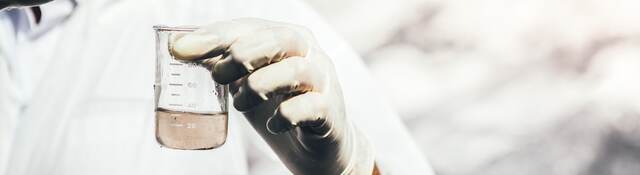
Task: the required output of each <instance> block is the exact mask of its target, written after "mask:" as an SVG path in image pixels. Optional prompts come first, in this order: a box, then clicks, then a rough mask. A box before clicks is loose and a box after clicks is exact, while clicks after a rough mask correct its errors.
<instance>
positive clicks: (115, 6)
mask: <svg viewBox="0 0 640 175" xmlns="http://www.w3.org/2000/svg"><path fill="white" fill-rule="evenodd" d="M42 13H43V19H42V21H41V22H40V23H39V24H35V23H33V22H31V23H29V21H28V19H29V17H28V16H29V13H26V11H25V10H16V9H14V10H11V11H4V12H0V24H2V26H0V112H1V113H0V121H1V122H0V173H1V172H5V174H8V175H20V174H64V175H72V174H287V173H289V172H288V171H287V169H286V168H285V167H284V166H283V165H282V163H281V162H280V161H279V160H278V159H277V157H276V156H275V155H274V154H273V151H271V150H270V149H269V147H268V146H267V145H266V144H265V143H264V141H263V140H261V139H260V138H259V137H258V136H257V134H256V133H255V131H254V130H253V129H252V128H251V126H249V125H248V124H247V123H246V121H245V120H244V119H243V117H241V116H242V115H241V114H239V113H238V112H237V111H235V110H234V109H231V114H230V117H229V118H230V123H229V135H228V139H227V142H226V144H225V145H223V146H222V147H220V148H218V149H214V150H209V151H179V150H171V149H166V148H160V146H159V145H158V144H157V143H156V142H155V139H154V133H153V127H154V126H153V123H154V122H153V120H154V109H153V88H152V85H153V77H154V67H155V55H154V54H155V51H154V46H155V44H154V33H153V30H152V28H151V27H152V26H153V25H154V24H166V25H184V24H192V25H202V24H208V23H211V22H214V21H220V20H228V19H232V18H238V17H257V18H264V19H269V20H275V21H282V22H288V23H294V24H300V25H303V26H305V27H307V28H309V29H310V30H312V32H313V33H314V35H315V36H316V38H317V40H318V42H319V45H320V47H322V48H323V49H324V50H325V52H326V53H327V54H328V55H329V57H330V58H332V59H333V62H334V64H335V67H336V70H337V74H338V77H339V80H340V83H341V85H342V91H343V94H344V98H345V103H346V112H347V115H348V116H349V118H350V119H351V120H352V122H353V123H354V124H356V125H357V126H358V127H359V128H360V129H361V130H362V131H363V132H364V133H365V135H367V137H368V139H369V141H370V142H371V143H372V146H373V147H374V151H375V157H376V162H377V163H378V166H379V167H380V169H381V171H382V172H383V173H392V174H432V170H431V168H430V166H429V165H428V164H427V162H426V160H425V159H424V158H423V157H421V155H422V153H420V152H419V150H418V149H417V147H416V146H415V145H414V142H413V141H412V140H411V138H410V136H409V134H408V133H407V131H406V129H405V128H404V127H403V125H402V123H401V122H400V120H399V119H398V117H397V116H396V114H395V113H394V112H393V110H391V108H390V107H389V105H387V104H386V103H385V99H383V98H377V95H376V94H379V93H383V92H382V91H379V90H378V88H377V87H376V84H375V83H374V82H373V80H372V79H371V77H370V76H369V75H368V74H367V71H366V70H365V67H364V64H363V63H362V62H361V61H360V60H359V58H358V56H357V55H356V54H355V53H354V52H353V51H352V50H351V49H350V48H349V46H348V45H347V44H346V43H345V42H344V41H343V40H341V39H340V38H339V37H338V36H337V35H336V34H335V33H334V32H332V31H331V30H330V29H329V27H328V26H327V25H326V24H325V23H324V22H323V21H322V20H321V19H320V18H319V17H318V16H317V15H315V14H314V13H312V10H311V9H310V8H309V7H307V6H305V5H304V4H302V3H300V2H298V1H294V0H278V1H260V0H228V1H223V0H194V1H157V0H121V1H109V0H92V1H86V0H78V1H77V2H71V1H68V0H58V1H54V2H53V3H49V4H45V5H44V6H42ZM362 30H366V29H362ZM389 59H393V58H389ZM399 76H402V75H399ZM377 83H384V82H377ZM5 121H6V122H5Z"/></svg>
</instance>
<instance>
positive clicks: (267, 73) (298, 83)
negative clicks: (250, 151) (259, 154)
mask: <svg viewBox="0 0 640 175" xmlns="http://www.w3.org/2000/svg"><path fill="white" fill-rule="evenodd" d="M170 47H171V49H170V50H171V53H172V54H173V55H174V56H175V57H176V58H178V59H183V60H189V61H198V62H200V63H202V64H203V65H205V66H207V67H208V68H210V70H211V71H212V76H213V79H214V80H215V81H216V82H218V83H221V84H229V85H230V89H231V90H230V91H231V93H232V95H233V98H234V104H233V105H234V106H235V108H236V109H238V110H239V111H241V112H242V113H243V114H244V115H245V117H246V119H247V120H248V121H249V122H250V123H251V125H252V126H253V128H254V129H255V130H256V131H257V132H258V133H259V134H260V135H261V136H262V138H263V139H264V140H265V141H266V142H267V143H268V144H269V146H270V147H271V148H272V149H273V150H274V151H275V152H276V154H277V155H278V156H279V158H280V160H281V161H283V162H284V164H285V165H286V166H287V168H289V170H290V171H291V172H293V173H294V174H322V175H327V174H367V175H369V174H371V173H372V171H373V168H374V158H373V153H372V149H371V147H370V145H369V144H368V142H367V141H366V139H365V138H364V136H363V135H362V134H361V133H359V131H358V130H356V128H355V127H354V126H353V125H352V123H351V122H349V120H347V116H345V111H344V103H343V98H342V94H341V90H340V85H339V83H338V79H337V78H336V73H335V70H334V66H333V63H332V62H331V60H330V59H329V58H328V57H327V55H325V54H324V53H323V51H322V50H321V49H320V48H319V47H318V45H317V44H316V43H315V39H314V38H313V36H312V34H311V33H310V32H309V31H308V30H306V29H305V28H303V27H300V26H295V25H291V24H284V23H277V22H272V21H265V20H260V19H237V20H232V21H224V22H218V23H214V24H212V25H209V26H205V27H203V28H200V29H199V30H197V31H195V32H193V33H189V34H186V35H182V36H175V37H173V38H172V39H171V41H170Z"/></svg>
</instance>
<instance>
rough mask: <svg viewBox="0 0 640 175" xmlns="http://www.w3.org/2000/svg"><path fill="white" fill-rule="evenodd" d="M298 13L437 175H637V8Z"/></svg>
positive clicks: (568, 0) (534, 4)
mask: <svg viewBox="0 0 640 175" xmlns="http://www.w3.org/2000/svg"><path fill="white" fill-rule="evenodd" d="M307 2H308V3H309V4H310V5H311V6H312V7H314V8H315V9H317V10H318V11H319V12H320V13H321V14H322V15H323V16H324V17H325V18H326V19H327V21H329V23H331V24H332V25H333V27H334V28H335V29H336V30H338V31H339V32H340V33H341V35H342V36H343V37H345V38H346V39H347V40H348V41H349V42H350V43H351V44H352V45H353V47H354V48H355V49H356V50H357V51H358V52H359V53H360V54H361V55H362V56H363V59H365V62H366V63H367V64H368V66H369V67H370V70H371V72H372V74H373V75H374V76H375V77H376V78H377V79H378V80H379V85H380V86H383V87H384V88H385V89H386V90H385V91H384V92H383V93H381V94H375V95H386V96H387V97H386V98H389V99H390V100H391V101H392V104H394V106H395V108H396V109H397V110H398V112H400V114H401V116H402V117H403V120H404V121H405V123H406V125H407V126H408V127H409V128H410V130H411V132H412V134H413V136H414V138H415V139H416V141H417V142H418V144H419V145H420V147H421V148H422V151H423V152H424V155H425V156H426V157H427V158H428V159H429V160H430V161H431V163H432V164H433V166H434V168H435V170H436V171H437V173H439V174H443V175H457V174H532V175H537V174H558V175H570V174H593V175H600V174H615V175H618V174H637V173H638V172H640V1H637V0H626V1H625V0H611V1H602V0H600V1H599V0H473V1H462V0H307Z"/></svg>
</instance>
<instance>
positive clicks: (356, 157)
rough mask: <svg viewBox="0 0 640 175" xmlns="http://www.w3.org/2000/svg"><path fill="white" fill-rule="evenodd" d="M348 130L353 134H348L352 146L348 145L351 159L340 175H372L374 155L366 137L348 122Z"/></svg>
mask: <svg viewBox="0 0 640 175" xmlns="http://www.w3.org/2000/svg"><path fill="white" fill-rule="evenodd" d="M348 127H349V129H350V130H351V131H353V132H348V133H349V136H348V137H350V138H349V139H348V140H350V141H353V143H352V144H348V145H349V146H350V147H351V148H349V150H350V152H351V158H350V159H349V164H348V165H347V167H346V168H345V169H344V171H343V172H342V173H340V174H345V175H346V174H349V175H351V174H354V175H371V174H372V173H373V168H374V162H375V155H374V152H373V148H372V146H371V144H369V141H368V140H367V138H366V136H365V135H364V134H363V133H362V132H360V130H358V129H357V128H356V127H355V126H354V125H352V124H351V122H349V125H348Z"/></svg>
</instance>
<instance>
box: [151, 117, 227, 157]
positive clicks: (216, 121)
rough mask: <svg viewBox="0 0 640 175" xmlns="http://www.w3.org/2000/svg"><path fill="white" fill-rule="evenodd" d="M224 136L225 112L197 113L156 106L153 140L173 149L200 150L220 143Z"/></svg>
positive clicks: (225, 127)
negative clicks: (154, 137) (154, 138)
mask: <svg viewBox="0 0 640 175" xmlns="http://www.w3.org/2000/svg"><path fill="white" fill-rule="evenodd" d="M226 139H227V112H224V113H213V114H199V113H188V112H177V111H168V110H162V109H158V110H156V140H157V141H158V143H160V144H161V145H162V146H166V147H169V148H173V149H184V150H200V149H213V148H216V147H219V146H221V145H222V144H224V142H225V141H226Z"/></svg>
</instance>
